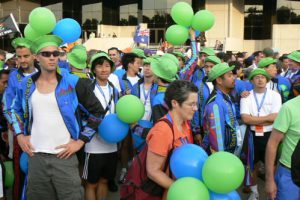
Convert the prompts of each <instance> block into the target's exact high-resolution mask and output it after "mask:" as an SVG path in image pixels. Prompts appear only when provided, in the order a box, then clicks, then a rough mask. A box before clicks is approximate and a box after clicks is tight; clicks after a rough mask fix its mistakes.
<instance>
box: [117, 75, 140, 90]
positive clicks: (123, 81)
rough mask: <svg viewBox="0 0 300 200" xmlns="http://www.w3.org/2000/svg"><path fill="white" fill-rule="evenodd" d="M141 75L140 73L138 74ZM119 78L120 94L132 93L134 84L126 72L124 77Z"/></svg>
mask: <svg viewBox="0 0 300 200" xmlns="http://www.w3.org/2000/svg"><path fill="white" fill-rule="evenodd" d="M138 76H139V75H138ZM118 78H119V83H120V88H121V91H120V94H121V96H124V95H127V94H131V93H132V92H131V91H132V90H133V85H132V84H131V83H130V81H129V80H128V79H127V74H126V73H125V74H124V75H123V76H122V77H118Z"/></svg>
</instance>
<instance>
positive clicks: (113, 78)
mask: <svg viewBox="0 0 300 200" xmlns="http://www.w3.org/2000/svg"><path fill="white" fill-rule="evenodd" d="M108 80H109V81H110V82H111V83H112V84H113V85H114V87H115V88H116V89H117V90H118V92H120V91H121V87H120V82H119V78H118V76H117V75H115V74H113V73H111V74H110V75H109V77H108Z"/></svg>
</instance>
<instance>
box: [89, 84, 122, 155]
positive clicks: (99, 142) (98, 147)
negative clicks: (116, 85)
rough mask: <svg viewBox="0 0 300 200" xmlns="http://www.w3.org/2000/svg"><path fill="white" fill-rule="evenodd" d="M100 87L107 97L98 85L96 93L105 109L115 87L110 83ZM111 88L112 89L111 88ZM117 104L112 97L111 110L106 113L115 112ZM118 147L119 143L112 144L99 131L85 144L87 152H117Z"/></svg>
mask: <svg viewBox="0 0 300 200" xmlns="http://www.w3.org/2000/svg"><path fill="white" fill-rule="evenodd" d="M100 88H101V89H102V91H103V94H104V96H105V99H104V97H103V95H102V94H101V92H100V90H99V88H98V86H97V85H96V86H95V89H94V93H95V95H96V97H97V98H98V99H99V101H100V103H101V105H102V106H103V108H104V109H106V107H107V104H108V102H109V100H110V98H111V95H112V94H113V88H112V87H111V86H109V85H108V84H107V85H106V86H100ZM109 88H110V89H109ZM114 108H115V104H114V99H112V101H111V104H110V111H108V112H107V113H106V115H108V114H110V113H114V112H115V109H114ZM117 150H118V149H117V144H111V143H107V142H105V141H104V140H103V139H102V138H101V137H100V136H99V134H98V133H96V134H95V135H94V137H93V138H92V139H91V141H90V142H88V143H86V144H85V152H87V153H95V154H96V153H112V152H116V151H117Z"/></svg>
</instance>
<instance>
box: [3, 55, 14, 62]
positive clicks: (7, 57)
mask: <svg viewBox="0 0 300 200" xmlns="http://www.w3.org/2000/svg"><path fill="white" fill-rule="evenodd" d="M14 56H15V54H14V53H6V56H5V57H6V58H5V62H6V61H8V60H9V59H11V58H13V57H14Z"/></svg>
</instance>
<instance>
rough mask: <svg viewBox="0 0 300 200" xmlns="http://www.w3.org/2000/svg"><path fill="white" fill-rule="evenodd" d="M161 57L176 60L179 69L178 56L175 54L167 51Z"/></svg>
mask: <svg viewBox="0 0 300 200" xmlns="http://www.w3.org/2000/svg"><path fill="white" fill-rule="evenodd" d="M161 58H168V59H170V60H172V61H173V62H174V64H175V65H176V66H177V70H179V69H180V66H179V61H178V58H177V57H176V56H174V55H173V54H171V53H165V54H164V55H163V56H161Z"/></svg>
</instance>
